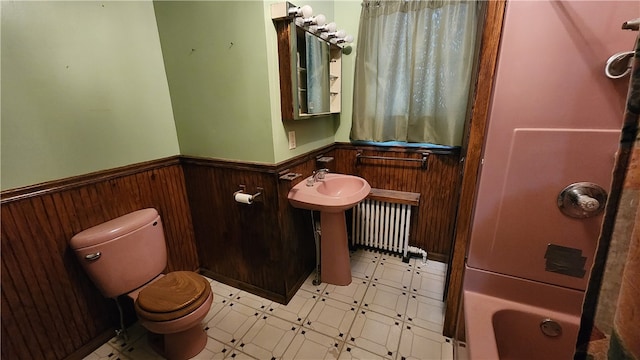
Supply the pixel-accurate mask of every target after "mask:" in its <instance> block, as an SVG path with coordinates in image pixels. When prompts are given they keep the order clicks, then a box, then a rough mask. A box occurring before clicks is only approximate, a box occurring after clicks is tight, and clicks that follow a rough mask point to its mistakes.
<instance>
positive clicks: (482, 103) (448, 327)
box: [443, 0, 506, 337]
mask: <svg viewBox="0 0 640 360" xmlns="http://www.w3.org/2000/svg"><path fill="white" fill-rule="evenodd" d="M505 5H506V2H505V1H503V0H500V1H487V2H486V6H487V9H486V17H485V20H484V27H483V29H484V30H483V32H482V42H481V45H480V46H481V49H480V60H479V64H480V65H479V67H478V82H477V84H476V89H475V96H474V99H473V111H472V114H471V121H470V122H469V124H468V126H467V128H468V131H469V136H468V138H467V139H466V152H465V161H464V167H463V170H462V171H463V173H462V183H461V184H460V204H459V208H458V216H457V219H456V232H455V237H454V245H453V246H454V248H453V252H452V258H451V263H450V265H449V277H448V281H449V283H448V284H449V287H448V291H447V301H446V304H447V306H446V310H445V319H444V331H443V334H444V335H445V336H449V337H455V336H456V334H455V332H456V331H455V330H456V323H457V319H456V318H457V316H458V311H459V309H460V300H461V294H462V277H463V275H464V263H465V256H466V252H467V243H468V239H469V236H470V234H471V217H472V213H473V204H474V201H475V197H476V184H477V181H478V172H479V170H480V162H481V160H482V145H483V144H484V134H485V129H486V125H487V121H488V118H489V107H490V102H491V94H492V89H493V80H494V73H495V68H496V63H497V59H498V48H499V45H500V34H501V32H502V21H503V16H504V9H505Z"/></svg>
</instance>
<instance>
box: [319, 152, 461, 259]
mask: <svg viewBox="0 0 640 360" xmlns="http://www.w3.org/2000/svg"><path fill="white" fill-rule="evenodd" d="M358 151H361V152H362V154H363V155H367V156H383V157H398V158H413V159H421V158H422V156H421V153H422V152H424V151H425V149H413V148H409V149H407V148H394V147H391V148H380V147H371V146H369V147H366V146H364V147H363V146H354V145H351V144H337V145H336V148H335V150H334V157H335V165H334V167H335V169H331V170H332V171H334V170H335V171H336V172H340V173H345V174H354V175H358V176H361V177H363V178H364V179H366V180H367V181H368V182H369V184H370V185H371V187H372V188H378V189H386V190H396V191H406V192H414V193H419V194H420V205H419V206H418V211H417V212H414V213H412V219H411V229H410V234H409V244H410V245H412V246H417V247H419V248H421V249H424V250H425V251H427V253H428V256H429V258H430V259H434V260H438V261H443V262H446V261H447V259H448V258H449V253H450V250H451V244H452V241H453V230H454V220H455V214H456V207H457V201H458V181H459V178H460V161H459V160H460V159H459V154H458V152H456V151H452V152H450V153H444V152H443V153H439V154H431V155H430V156H429V157H428V160H427V161H428V163H427V168H426V169H423V168H422V165H421V163H420V162H407V161H397V162H394V161H390V160H377V159H367V160H366V162H362V163H360V164H358V163H357V162H356V154H357V153H358Z"/></svg>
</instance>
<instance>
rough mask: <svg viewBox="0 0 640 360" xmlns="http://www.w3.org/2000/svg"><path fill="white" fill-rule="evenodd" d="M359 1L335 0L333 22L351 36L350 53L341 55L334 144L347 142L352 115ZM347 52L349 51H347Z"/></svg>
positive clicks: (360, 7)
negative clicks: (339, 96)
mask: <svg viewBox="0 0 640 360" xmlns="http://www.w3.org/2000/svg"><path fill="white" fill-rule="evenodd" d="M361 3H362V2H361V1H360V0H336V1H335V13H336V17H335V21H336V23H337V24H339V25H340V27H341V28H342V29H344V30H345V31H346V32H347V33H348V34H351V35H353V38H354V40H353V43H352V44H351V49H350V53H349V54H348V55H346V54H345V55H342V112H341V113H340V124H339V126H338V128H337V130H336V134H335V141H336V142H349V134H350V133H351V116H352V115H353V84H354V82H353V80H354V73H355V68H356V48H357V46H358V27H359V26H360V10H361V9H362V6H361V5H360V4H361ZM347 52H349V51H347Z"/></svg>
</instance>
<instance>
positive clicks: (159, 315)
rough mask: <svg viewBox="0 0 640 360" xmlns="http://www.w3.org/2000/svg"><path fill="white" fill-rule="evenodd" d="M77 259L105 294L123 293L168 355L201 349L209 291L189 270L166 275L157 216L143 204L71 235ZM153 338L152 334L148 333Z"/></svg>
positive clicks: (182, 355)
mask: <svg viewBox="0 0 640 360" xmlns="http://www.w3.org/2000/svg"><path fill="white" fill-rule="evenodd" d="M70 245H71V248H73V249H74V251H75V253H76V255H77V256H78V259H79V260H80V263H81V264H82V266H83V267H84V269H85V271H86V272H87V274H89V277H90V278H91V280H93V282H94V283H95V285H96V286H97V287H98V289H99V290H100V291H101V292H102V294H103V295H104V296H105V297H109V298H114V299H115V298H117V297H118V296H120V295H124V294H127V296H129V297H130V298H131V299H133V301H134V303H135V309H136V314H137V315H138V319H139V321H140V323H141V324H142V326H144V327H145V328H147V329H148V330H149V331H150V332H152V333H154V334H158V335H160V336H156V338H158V337H159V338H160V341H159V344H156V343H155V342H153V341H152V342H151V345H152V347H153V348H154V349H155V350H156V351H157V352H158V353H160V354H161V355H163V356H165V357H166V358H168V359H171V360H174V359H175V360H181V359H189V358H191V357H194V356H196V355H197V354H198V353H200V352H201V351H202V349H204V347H205V345H206V343H207V334H206V332H205V331H204V330H203V327H202V324H201V322H202V320H203V319H204V317H205V316H206V315H207V313H208V312H209V309H210V308H211V303H212V301H213V293H212V292H211V286H210V285H209V282H208V281H207V280H206V279H205V278H204V277H202V276H200V275H199V274H197V273H194V272H191V271H174V272H170V273H168V274H166V275H163V274H162V271H163V270H164V269H165V267H166V265H167V249H166V245H165V241H164V232H163V230H162V222H161V220H160V216H159V215H158V212H157V211H156V210H155V209H143V210H138V211H135V212H132V213H130V214H127V215H124V216H121V217H119V218H116V219H113V220H110V221H107V222H105V223H102V224H99V225H97V226H94V227H92V228H89V229H86V230H84V231H82V232H80V233H78V234H77V235H75V236H74V237H73V238H72V239H71V241H70ZM150 339H153V336H151V337H150Z"/></svg>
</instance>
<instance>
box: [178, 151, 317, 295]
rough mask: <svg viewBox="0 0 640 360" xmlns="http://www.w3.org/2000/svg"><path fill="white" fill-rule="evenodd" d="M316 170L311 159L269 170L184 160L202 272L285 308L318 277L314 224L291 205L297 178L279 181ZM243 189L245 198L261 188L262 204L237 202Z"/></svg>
mask: <svg viewBox="0 0 640 360" xmlns="http://www.w3.org/2000/svg"><path fill="white" fill-rule="evenodd" d="M314 153H316V152H314ZM314 166H315V158H314V157H313V155H312V154H307V155H304V156H301V157H298V158H296V159H293V160H290V161H288V162H286V163H283V164H279V165H271V166H269V165H260V164H237V163H233V162H228V161H220V160H207V159H195V158H185V159H184V172H185V176H186V179H187V181H186V183H187V192H188V196H189V203H190V205H191V212H192V217H193V224H194V229H195V233H196V244H197V249H198V254H199V255H200V264H201V270H202V272H203V273H204V274H206V275H208V276H211V277H212V278H214V279H216V280H219V281H221V282H224V283H227V284H230V285H233V286H235V287H238V288H241V289H244V290H247V291H251V292H253V293H255V294H258V295H260V296H263V297H266V298H269V299H272V300H274V301H277V302H280V303H287V302H288V301H289V300H290V299H291V297H292V296H293V295H294V294H295V292H296V290H297V289H298V288H299V287H300V285H301V284H302V282H303V281H304V279H305V278H306V277H307V276H308V275H309V273H310V272H311V271H312V269H313V264H314V262H315V260H314V259H315V245H314V243H313V237H312V236H313V233H312V231H311V228H310V223H311V222H310V220H306V219H305V212H302V211H298V209H294V208H293V207H292V206H291V205H290V204H289V201H288V199H287V194H288V192H289V189H290V188H291V187H292V186H293V185H294V184H295V183H297V181H300V178H299V179H296V180H295V181H293V182H292V181H286V180H280V179H279V173H280V172H282V171H283V170H288V171H292V172H298V173H304V174H310V173H311V171H312V169H313V168H314ZM240 185H244V186H245V191H246V192H247V193H256V192H258V188H261V189H262V190H261V192H262V195H261V198H260V200H259V201H256V202H254V203H253V204H251V205H248V204H242V203H238V202H236V201H235V200H234V198H233V193H234V192H236V191H238V190H239V189H240ZM307 216H309V215H307ZM309 238H311V239H309Z"/></svg>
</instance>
